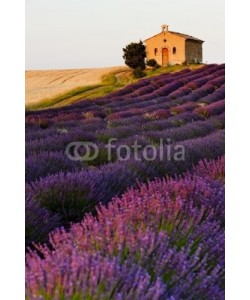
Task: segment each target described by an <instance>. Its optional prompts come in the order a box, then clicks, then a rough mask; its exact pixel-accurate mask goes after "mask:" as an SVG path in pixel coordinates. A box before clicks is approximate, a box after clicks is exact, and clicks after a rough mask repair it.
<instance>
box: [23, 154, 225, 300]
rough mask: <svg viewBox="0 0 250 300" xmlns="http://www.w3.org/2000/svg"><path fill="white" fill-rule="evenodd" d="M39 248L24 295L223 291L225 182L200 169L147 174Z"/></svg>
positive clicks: (153, 295)
mask: <svg viewBox="0 0 250 300" xmlns="http://www.w3.org/2000/svg"><path fill="white" fill-rule="evenodd" d="M201 166H202V163H200V164H199V168H202V167H201ZM206 168H207V170H208V174H209V170H210V168H211V170H215V169H217V170H218V169H219V170H221V169H223V168H224V165H223V160H221V159H220V160H219V161H218V162H216V161H215V162H206ZM36 248H37V251H38V253H37V252H36V251H32V252H30V253H29V254H27V257H26V297H27V299H43V298H45V299H61V298H63V299H72V298H74V297H78V298H81V299H83V298H87V297H91V298H92V299H99V298H100V297H106V298H108V299H125V298H127V299H134V298H136V299H155V300H156V299H169V300H171V299H190V300H191V299H199V298H200V296H201V295H202V299H205V300H209V299H218V300H220V299H224V187H223V184H222V183H221V182H220V181H214V180H213V178H212V177H210V178H209V177H208V176H206V177H204V178H201V177H199V176H198V177H197V175H196V173H194V174H193V175H189V174H187V175H186V176H185V177H183V178H180V179H178V180H173V179H164V180H161V181H160V180H156V181H154V182H149V183H148V184H144V185H141V186H140V188H139V189H132V190H130V191H128V192H127V193H125V194H124V195H123V196H122V197H121V198H116V199H114V200H113V201H112V202H110V203H109V205H108V207H106V206H99V208H98V215H97V217H92V216H86V217H85V218H84V219H83V221H82V222H81V223H79V224H75V225H72V227H71V229H70V230H69V231H66V230H64V229H58V230H56V231H55V232H53V233H52V234H51V235H50V245H49V246H46V245H43V246H36ZM41 257H43V258H41ZM39 297H40V298H39Z"/></svg>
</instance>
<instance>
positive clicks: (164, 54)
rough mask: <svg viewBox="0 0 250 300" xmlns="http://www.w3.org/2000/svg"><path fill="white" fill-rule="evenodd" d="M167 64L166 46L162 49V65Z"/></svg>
mask: <svg viewBox="0 0 250 300" xmlns="http://www.w3.org/2000/svg"><path fill="white" fill-rule="evenodd" d="M168 64H169V56H168V48H163V49H162V66H167V65H168Z"/></svg>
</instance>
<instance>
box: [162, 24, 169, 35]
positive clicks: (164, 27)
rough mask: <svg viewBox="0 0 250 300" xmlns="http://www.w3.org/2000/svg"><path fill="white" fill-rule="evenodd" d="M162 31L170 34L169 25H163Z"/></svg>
mask: <svg viewBox="0 0 250 300" xmlns="http://www.w3.org/2000/svg"><path fill="white" fill-rule="evenodd" d="M161 31H162V32H164V33H166V32H168V25H166V24H164V25H161Z"/></svg>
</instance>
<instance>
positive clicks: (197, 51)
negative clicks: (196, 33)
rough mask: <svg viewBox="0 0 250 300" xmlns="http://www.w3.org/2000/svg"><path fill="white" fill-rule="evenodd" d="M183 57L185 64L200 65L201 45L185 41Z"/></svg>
mask: <svg viewBox="0 0 250 300" xmlns="http://www.w3.org/2000/svg"><path fill="white" fill-rule="evenodd" d="M185 55H186V62H187V63H202V43H200V42H196V41H193V40H186V46H185Z"/></svg>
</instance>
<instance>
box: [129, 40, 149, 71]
mask: <svg viewBox="0 0 250 300" xmlns="http://www.w3.org/2000/svg"><path fill="white" fill-rule="evenodd" d="M123 52H124V54H123V58H124V60H125V64H126V65H127V66H128V67H130V68H132V69H134V70H135V69H139V70H144V69H145V68H146V63H145V59H146V46H145V45H144V44H143V42H142V41H140V42H139V43H130V44H129V45H127V46H126V47H125V48H123Z"/></svg>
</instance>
